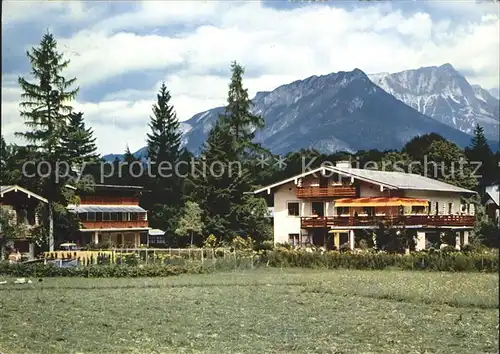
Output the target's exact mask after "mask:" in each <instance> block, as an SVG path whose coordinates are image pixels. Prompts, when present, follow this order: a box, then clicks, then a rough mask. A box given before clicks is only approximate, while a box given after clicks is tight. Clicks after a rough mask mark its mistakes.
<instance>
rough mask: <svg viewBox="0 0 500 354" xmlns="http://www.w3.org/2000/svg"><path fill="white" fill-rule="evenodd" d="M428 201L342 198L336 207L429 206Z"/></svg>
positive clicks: (386, 198) (337, 201) (390, 198)
mask: <svg viewBox="0 0 500 354" xmlns="http://www.w3.org/2000/svg"><path fill="white" fill-rule="evenodd" d="M428 203H429V201H428V200H427V199H417V198H398V197H371V198H340V199H337V200H336V201H335V206H336V207H377V206H379V207H381V206H427V205H428Z"/></svg>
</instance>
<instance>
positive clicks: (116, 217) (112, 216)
mask: <svg viewBox="0 0 500 354" xmlns="http://www.w3.org/2000/svg"><path fill="white" fill-rule="evenodd" d="M110 214H111V221H118V220H119V219H118V218H119V215H118V214H120V213H110Z"/></svg>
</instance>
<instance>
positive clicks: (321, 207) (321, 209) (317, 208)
mask: <svg viewBox="0 0 500 354" xmlns="http://www.w3.org/2000/svg"><path fill="white" fill-rule="evenodd" d="M311 207H312V213H313V215H315V216H321V217H323V216H325V203H323V202H312V204H311Z"/></svg>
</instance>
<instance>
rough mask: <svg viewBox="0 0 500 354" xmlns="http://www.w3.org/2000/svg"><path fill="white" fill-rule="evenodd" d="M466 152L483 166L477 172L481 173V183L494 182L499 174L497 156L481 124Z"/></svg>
mask: <svg viewBox="0 0 500 354" xmlns="http://www.w3.org/2000/svg"><path fill="white" fill-rule="evenodd" d="M465 153H466V155H467V157H468V159H469V160H470V161H472V162H474V163H481V167H480V168H479V170H478V171H477V172H476V174H479V175H481V177H480V178H479V183H480V184H481V185H486V184H489V183H491V182H493V181H494V180H495V179H496V178H498V176H496V173H497V171H496V170H497V168H496V167H497V166H496V163H495V160H496V159H495V156H494V154H493V152H492V151H491V149H490V146H489V145H488V141H487V140H486V137H485V136H484V129H483V127H481V126H480V125H479V124H477V125H476V128H475V129H474V136H473V137H472V139H471V145H470V147H468V148H466V150H465Z"/></svg>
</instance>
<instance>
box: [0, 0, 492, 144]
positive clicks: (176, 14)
mask: <svg viewBox="0 0 500 354" xmlns="http://www.w3.org/2000/svg"><path fill="white" fill-rule="evenodd" d="M58 6H60V5H58ZM429 6H430V5H429ZM432 6H434V5H432ZM42 7H43V6H42ZM436 8H440V7H439V6H437V5H436ZM441 8H442V7H441ZM496 8H498V7H496ZM445 9H446V8H445ZM463 9H464V10H462V11H464V16H465V15H466V14H465V12H466V11H470V12H471V13H473V14H474V19H473V20H471V21H468V22H467V21H465V22H457V21H454V20H452V19H451V18H447V17H446V12H443V13H442V14H441V16H440V17H439V20H436V18H435V17H433V16H432V15H431V14H430V13H428V12H426V11H427V10H425V9H424V10H421V11H420V12H414V13H404V12H402V11H399V10H394V9H393V8H392V6H388V5H368V4H365V5H364V6H362V7H361V6H360V8H358V9H355V10H352V11H347V10H345V9H342V8H334V7H328V6H324V5H312V6H307V7H300V8H295V9H291V10H276V9H272V8H266V7H263V6H262V5H261V4H260V3H259V2H253V1H252V2H244V3H232V2H216V1H207V2H194V1H193V2H175V3H173V2H166V1H165V2H156V1H144V2H141V3H140V4H139V5H138V8H137V9H136V11H133V12H129V13H123V14H120V15H116V16H113V17H109V18H107V19H104V20H102V21H96V22H95V23H93V24H92V25H91V26H88V27H86V28H85V29H84V30H82V31H80V32H78V33H76V34H75V35H73V36H69V37H67V38H58V42H59V43H60V44H61V48H63V49H64V51H65V53H66V54H67V56H68V57H69V58H70V59H71V64H70V67H69V68H68V72H67V74H68V76H73V75H74V76H76V77H77V78H78V83H79V85H81V86H85V87H86V88H92V87H104V86H103V85H105V82H106V81H107V80H109V79H111V78H113V77H117V76H119V75H122V74H124V73H129V72H135V73H140V72H144V71H148V70H156V71H164V72H165V75H164V79H165V80H166V82H167V86H168V88H169V89H170V91H171V94H172V103H173V104H174V105H175V108H176V111H177V113H178V116H179V118H180V119H181V120H185V119H188V118H190V117H191V116H192V115H193V114H195V113H197V112H201V111H204V110H207V109H209V108H212V107H215V106H219V105H223V104H224V103H225V99H226V94H227V85H228V82H229V75H230V74H229V64H230V62H231V61H232V60H237V61H239V62H240V63H242V64H243V65H244V66H246V68H247V75H246V76H245V79H244V80H245V85H246V87H248V88H249V93H250V95H251V96H253V95H254V94H255V93H256V92H257V91H264V90H272V89H274V88H276V87H277V86H279V85H282V84H285V83H288V82H291V81H294V80H297V79H301V78H305V77H308V76H311V75H321V74H327V73H330V72H335V71H341V70H343V71H347V70H352V69H354V68H356V67H357V68H360V69H362V70H363V71H365V72H367V73H375V72H395V71H400V70H406V69H413V68H417V67H420V66H431V65H441V64H443V63H446V62H450V63H452V64H453V65H454V66H455V67H456V68H458V69H463V70H464V71H465V72H466V73H467V74H469V73H471V74H469V76H468V79H469V80H470V81H471V82H474V83H479V84H481V85H482V86H484V87H495V86H497V85H498V75H499V64H498V62H499V51H500V45H499V38H498V27H499V16H498V11H495V9H493V8H490V7H488V10H485V8H482V9H481V10H472V9H471V8H470V7H464V8H463ZM492 9H493V10H492ZM42 11H49V10H46V9H45V8H44V10H42ZM50 11H55V10H53V9H51V10H50ZM57 11H59V10H57ZM73 11H74V13H76V14H78V11H76V10H73ZM454 11H455V13H457V11H460V10H457V9H456V8H455V9H454ZM10 16H11V17H12V18H16V16H18V17H19V16H21V15H20V10H16V11H13V12H12V14H11V15H10ZM30 16H32V15H30ZM75 16H76V15H75ZM59 19H60V18H59V17H57V18H56V21H59ZM60 20H61V21H62V20H64V19H62V18H61V19H60ZM167 30H168V31H167ZM138 31H140V32H138ZM162 33H163V34H162ZM165 33H169V34H168V35H167V34H165ZM221 73H223V75H221ZM161 79H162V78H161V77H159V78H158V83H157V85H156V86H154V87H151V88H150V89H149V90H137V89H135V88H134V86H133V83H130V85H129V86H128V87H124V89H123V90H120V91H118V92H109V93H108V94H107V95H106V97H105V98H104V99H103V101H102V102H100V103H88V102H81V103H78V107H80V108H79V109H81V110H82V111H84V112H85V117H87V119H88V120H89V122H90V123H91V125H92V127H93V128H94V130H95V131H96V134H97V137H98V143H99V146H100V148H101V150H102V151H103V152H106V153H107V152H113V151H118V152H120V151H122V150H123V149H124V147H125V145H126V144H127V143H128V144H129V145H130V147H131V149H135V148H139V147H141V146H143V144H144V139H145V133H146V131H147V121H148V117H149V114H150V111H151V110H150V108H151V104H152V103H153V100H154V99H155V93H156V92H155V91H156V89H157V87H158V84H159V82H160V81H161ZM5 97H7V96H5ZM5 100H7V98H5ZM4 102H7V107H8V108H6V110H10V113H9V114H11V115H15V111H14V108H13V107H14V105H12V104H11V103H12V102H11V100H10V99H8V100H7V101H4V93H3V91H2V103H4ZM3 112H4V107H3V105H2V114H3ZM115 121H116V122H117V123H116V124H115ZM10 122H11V123H9V124H11V125H10V126H4V127H3V128H4V131H5V130H7V131H10V129H11V128H12V124H15V123H12V122H15V120H10ZM110 126H111V127H113V128H110ZM126 127H130V129H127V128H126ZM110 132H112V134H113V139H109V136H108V135H109V134H110Z"/></svg>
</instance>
